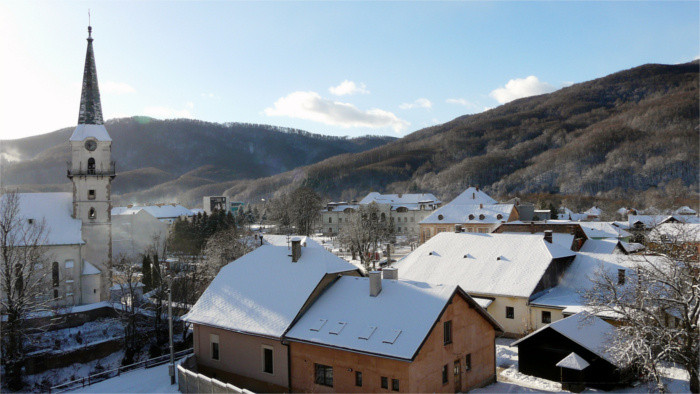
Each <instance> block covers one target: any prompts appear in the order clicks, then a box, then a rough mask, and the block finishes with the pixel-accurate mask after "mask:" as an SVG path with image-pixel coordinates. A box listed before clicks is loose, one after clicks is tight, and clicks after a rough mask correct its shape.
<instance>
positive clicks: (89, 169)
mask: <svg viewBox="0 0 700 394" xmlns="http://www.w3.org/2000/svg"><path fill="white" fill-rule="evenodd" d="M87 173H88V175H95V159H93V158H92V157H91V158H89V159H88V166H87Z"/></svg>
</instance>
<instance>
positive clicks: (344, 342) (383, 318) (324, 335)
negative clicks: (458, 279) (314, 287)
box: [286, 276, 502, 360]
mask: <svg viewBox="0 0 700 394" xmlns="http://www.w3.org/2000/svg"><path fill="white" fill-rule="evenodd" d="M369 282H370V278H360V277H350V276H342V277H340V278H338V280H337V281H336V282H335V283H333V284H332V285H331V286H330V287H329V288H328V289H327V290H326V291H325V292H324V293H323V294H322V295H321V296H320V297H319V298H318V299H317V300H316V302H315V303H314V304H313V306H312V307H311V308H309V310H308V311H307V312H306V313H304V315H303V317H302V318H301V319H300V320H299V321H298V322H297V323H296V324H295V325H294V326H293V327H292V329H291V330H289V332H288V333H287V335H286V337H287V338H288V339H290V340H292V341H301V342H307V343H313V344H318V345H321V346H331V347H336V348H341V349H344V350H348V351H354V352H360V353H368V354H373V355H381V356H385V357H392V358H398V359H403V360H411V359H413V358H414V357H415V355H416V354H417V352H418V350H419V349H420V347H421V345H422V344H423V342H424V340H425V339H426V337H427V336H428V334H429V333H430V332H431V330H432V328H433V326H434V324H435V322H436V321H438V319H439V317H440V315H441V313H442V311H443V310H444V309H445V307H446V306H447V304H448V303H449V302H450V300H451V299H452V296H453V295H454V294H455V293H457V292H460V293H461V294H462V295H463V296H464V297H465V299H467V300H468V302H469V303H470V304H471V306H472V307H473V308H476V309H477V311H478V312H479V313H481V314H482V315H483V316H484V317H485V318H486V319H487V320H488V321H489V322H491V324H492V325H493V326H494V327H495V328H496V330H497V331H502V329H501V327H500V326H499V325H498V323H496V322H495V321H494V320H493V318H491V316H490V315H489V314H488V313H486V312H485V311H484V310H483V309H482V308H481V307H479V306H478V304H477V303H476V302H474V301H473V300H471V298H470V297H469V296H468V295H466V294H465V293H463V292H462V290H461V289H459V288H458V287H457V286H455V285H431V284H427V283H423V282H413V281H408V280H397V279H383V280H381V288H382V290H381V292H379V294H378V295H376V296H374V297H373V296H370V295H369V288H370V284H369Z"/></svg>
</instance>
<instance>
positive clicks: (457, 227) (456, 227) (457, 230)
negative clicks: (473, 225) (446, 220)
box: [455, 224, 462, 233]
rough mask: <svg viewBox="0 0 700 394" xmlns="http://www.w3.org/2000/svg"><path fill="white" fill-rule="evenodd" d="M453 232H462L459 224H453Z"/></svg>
mask: <svg viewBox="0 0 700 394" xmlns="http://www.w3.org/2000/svg"><path fill="white" fill-rule="evenodd" d="M455 232H456V233H461V232H462V225H461V224H455Z"/></svg>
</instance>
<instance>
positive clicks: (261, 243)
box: [260, 234, 263, 246]
mask: <svg viewBox="0 0 700 394" xmlns="http://www.w3.org/2000/svg"><path fill="white" fill-rule="evenodd" d="M262 245H263V236H262V234H260V246H262Z"/></svg>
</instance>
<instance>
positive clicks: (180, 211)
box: [111, 204, 194, 219]
mask: <svg viewBox="0 0 700 394" xmlns="http://www.w3.org/2000/svg"><path fill="white" fill-rule="evenodd" d="M139 211H146V212H148V213H149V214H151V215H152V216H153V217H155V218H157V219H169V218H178V217H180V216H194V213H193V212H192V211H190V210H189V209H187V208H185V207H183V206H182V205H180V204H162V205H133V206H131V207H114V208H112V211H111V212H112V215H114V216H117V215H134V214H136V213H138V212H139Z"/></svg>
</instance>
